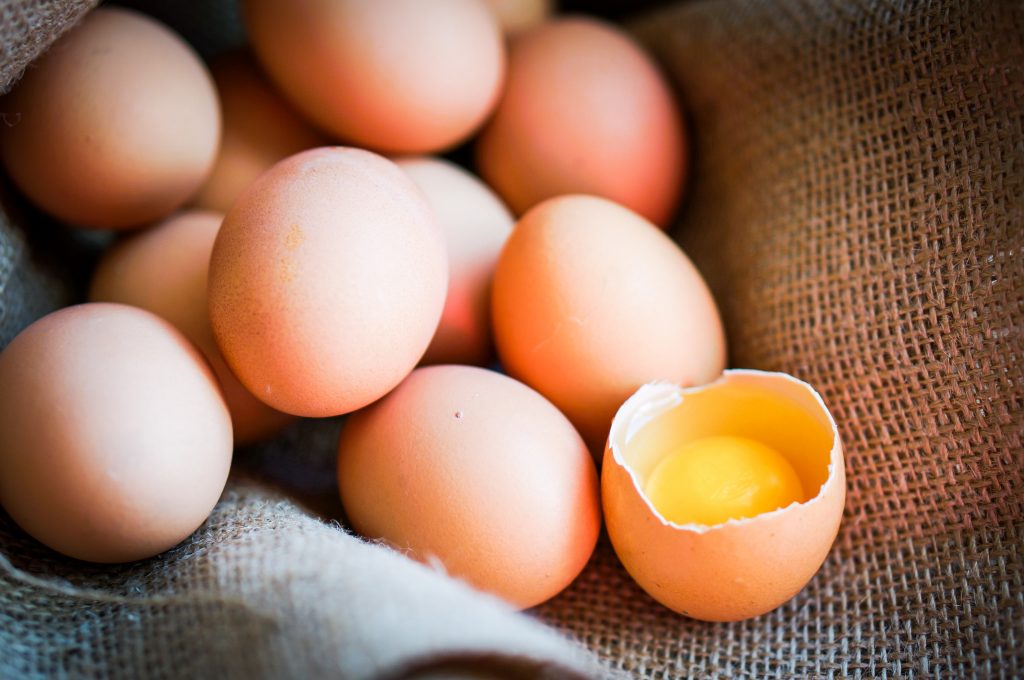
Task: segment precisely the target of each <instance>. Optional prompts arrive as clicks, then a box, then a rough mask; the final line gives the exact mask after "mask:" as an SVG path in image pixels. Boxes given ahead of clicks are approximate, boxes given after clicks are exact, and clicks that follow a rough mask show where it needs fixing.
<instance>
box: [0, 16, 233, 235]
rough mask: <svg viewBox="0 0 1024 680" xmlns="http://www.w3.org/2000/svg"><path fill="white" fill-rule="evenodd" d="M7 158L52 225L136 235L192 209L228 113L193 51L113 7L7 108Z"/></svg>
mask: <svg viewBox="0 0 1024 680" xmlns="http://www.w3.org/2000/svg"><path fill="white" fill-rule="evenodd" d="M0 111H2V112H3V114H4V120H5V122H6V124H5V125H0V135H2V136H0V156H2V159H3V164H4V166H5V168H6V169H7V172H8V174H9V175H10V177H11V179H12V180H14V183H15V184H16V185H17V186H18V188H20V189H21V190H22V191H23V192H24V193H25V194H26V195H27V196H28V197H29V199H31V200H32V202H33V203H35V204H36V205H38V206H39V207H40V208H42V209H43V210H45V211H46V212H48V213H50V214H51V215H53V216H55V217H57V218H59V219H61V220H64V221H65V222H69V223H71V224H74V225H78V226H84V227H97V228H110V229H125V228H130V227H138V226H141V225H144V224H148V223H151V222H153V221H155V220H157V219H160V218H162V217H165V216H167V215H169V214H170V213H172V212H173V211H174V210H175V209H177V208H178V207H179V206H181V205H182V204H183V203H185V201H187V200H188V199H189V198H190V197H191V196H192V194H194V193H195V192H196V190H197V189H198V188H199V186H200V185H201V184H202V182H203V180H204V179H205V178H206V175H207V174H208V173H209V171H210V168H211V167H212V165H213V161H214V157H215V155H216V153H217V145H218V142H219V139H220V123H221V121H220V106H219V104H218V102H217V93H216V91H215V90H214V86H213V82H212V80H211V79H210V74H209V72H208V71H207V70H206V67H205V66H204V65H203V62H202V61H201V60H200V59H199V57H198V55H197V54H196V53H195V52H194V51H193V50H192V48H191V47H190V46H189V45H188V43H186V42H185V41H184V40H182V38H181V37H179V36H178V35H177V34H175V33H173V32H172V31H171V30H170V29H168V28H167V27H166V26H164V25H163V24H161V23H159V22H157V21H155V20H153V19H151V18H149V17H147V16H145V15H142V14H139V13H137V12H135V11H132V10H128V9H123V8H117V7H102V8H100V9H97V10H94V11H92V12H90V13H89V14H88V15H87V16H86V17H85V19H83V20H82V23H81V24H79V25H78V26H76V27H74V28H73V29H71V30H70V31H68V33H66V34H65V35H64V36H62V37H61V38H60V39H59V40H58V41H57V42H56V43H55V44H54V45H53V47H51V48H50V49H49V51H47V52H46V54H44V55H43V56H42V57H41V58H40V59H39V60H38V61H36V62H35V63H34V64H33V65H32V66H30V67H29V68H28V70H27V71H26V73H25V76H24V78H22V80H21V81H20V82H19V83H18V85H17V86H16V87H15V89H14V91H13V92H12V93H11V94H10V95H9V96H8V97H5V98H4V99H3V101H2V103H0Z"/></svg>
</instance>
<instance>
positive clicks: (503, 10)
mask: <svg viewBox="0 0 1024 680" xmlns="http://www.w3.org/2000/svg"><path fill="white" fill-rule="evenodd" d="M487 4H489V5H490V6H491V9H492V10H494V12H495V14H497V15H498V21H500V22H501V27H502V29H503V30H504V31H505V33H506V34H508V35H513V34H516V33H520V32H522V31H525V30H526V29H528V28H533V27H534V26H536V25H537V24H539V23H541V22H542V21H544V20H545V19H547V18H548V16H550V15H551V12H552V10H553V9H554V7H553V5H554V4H555V3H554V0H487Z"/></svg>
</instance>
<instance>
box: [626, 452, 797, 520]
mask: <svg viewBox="0 0 1024 680" xmlns="http://www.w3.org/2000/svg"><path fill="white" fill-rule="evenodd" d="M644 491H645V493H646V494H647V498H648V499H649V500H650V502H651V504H652V505H653V506H654V507H655V508H656V509H657V510H658V512H659V513H661V515H662V517H664V518H665V519H667V520H669V521H670V522H675V523H676V524H705V525H712V524H721V523H722V522H725V521H726V520H728V519H742V518H744V517H754V516H755V515H759V514H761V513H763V512H771V511H772V510H776V509H778V508H782V507H785V506H787V505H789V504H790V503H792V502H794V501H802V500H803V497H804V492H803V488H802V487H801V485H800V479H799V478H798V477H797V476H796V471H795V470H793V466H792V465H790V463H789V461H787V460H786V459H785V458H784V457H783V456H782V454H780V453H779V452H778V451H776V450H775V449H773V448H771V447H768V446H765V445H764V444H762V443H761V442H757V441H754V440H753V439H747V438H746V437H733V436H716V437H705V438H703V439H698V440H696V441H693V442H689V443H688V444H686V445H684V446H683V447H681V448H680V449H678V450H676V451H674V452H673V453H671V454H670V455H668V456H666V457H665V458H664V459H663V460H662V461H661V462H660V463H658V465H657V466H655V468H654V470H653V471H652V472H651V474H650V476H649V477H648V479H647V484H646V486H645V489H644Z"/></svg>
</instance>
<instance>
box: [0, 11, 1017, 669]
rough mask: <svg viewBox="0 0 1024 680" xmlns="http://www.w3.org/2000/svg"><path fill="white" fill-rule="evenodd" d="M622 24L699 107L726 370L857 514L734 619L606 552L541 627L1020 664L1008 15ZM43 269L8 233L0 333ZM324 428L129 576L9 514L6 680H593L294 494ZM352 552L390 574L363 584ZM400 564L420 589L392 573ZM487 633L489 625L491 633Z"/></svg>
mask: <svg viewBox="0 0 1024 680" xmlns="http://www.w3.org/2000/svg"><path fill="white" fill-rule="evenodd" d="M73 4H74V3H70V2H57V3H42V2H26V1H25V0H19V2H17V3H15V4H14V5H11V3H8V5H7V6H5V8H4V9H3V10H0V36H2V37H3V40H4V59H5V63H4V69H5V70H4V71H3V72H2V73H3V75H4V78H7V77H8V76H7V74H9V73H16V72H17V71H18V70H19V69H20V67H21V66H22V65H23V64H24V62H14V61H8V60H11V59H12V57H11V55H12V54H22V55H24V54H31V53H32V52H33V50H34V49H36V48H37V46H39V45H43V44H45V43H46V42H47V41H48V40H49V39H50V38H51V37H52V36H53V35H54V34H55V33H56V32H57V30H58V29H57V28H56V26H57V25H56V24H47V23H45V22H43V23H39V22H36V23H34V24H25V23H24V22H22V23H17V22H15V23H16V25H18V26H25V25H32V26H33V27H34V28H33V30H32V31H29V33H31V34H32V36H30V37H28V38H25V37H24V36H25V35H27V34H26V33H25V32H24V31H22V32H21V33H17V32H13V33H12V32H8V29H7V28H6V27H7V26H8V25H9V24H10V18H9V17H10V16H11V12H12V11H15V12H16V11H17V9H18V7H19V6H36V5H38V6H39V7H36V8H35V10H34V11H37V12H44V9H41V8H44V7H45V8H47V9H45V12H50V16H53V17H65V18H66V17H68V16H71V13H70V12H69V13H64V12H65V9H60V8H69V7H71V6H72V5H73ZM57 6H59V8H57ZM11 7H14V10H11ZM30 9H31V8H30ZM4 12H6V14H5V13H4ZM37 16H38V15H37ZM635 29H636V31H637V32H638V34H639V35H641V36H642V37H643V39H644V40H645V41H646V42H647V43H648V44H649V45H650V46H651V47H652V48H653V49H654V51H655V52H656V53H657V54H658V55H659V57H660V58H662V59H663V60H664V62H665V64H666V66H667V68H668V70H669V72H670V74H671V76H672V78H673V80H674V81H675V82H676V83H677V84H678V85H679V87H680V90H681V91H682V93H683V96H684V98H685V100H686V103H687V105H688V110H689V114H690V117H691V123H692V129H693V130H694V171H693V173H692V177H693V181H692V186H691V187H690V192H689V195H690V198H689V200H688V202H687V205H686V207H685V209H684V213H683V218H682V222H681V225H680V227H679V229H678V235H679V238H680V241H681V243H682V244H683V246H684V247H685V248H686V249H687V251H688V252H689V253H690V254H691V255H692V256H693V257H694V259H695V261H696V262H697V264H698V265H699V266H700V267H701V269H702V271H704V272H705V274H706V276H707V277H708V279H709V281H710V283H711V285H712V287H713V288H714V291H715V293H716V295H717V297H718V300H719V303H720V305H721V307H722V311H723V313H724V315H725V319H726V324H727V327H728V332H729V340H730V343H731V354H732V363H733V364H734V365H739V366H752V367H758V368H765V369H777V370H785V371H789V372H791V373H794V374H796V375H798V376H800V377H802V378H804V379H806V380H808V381H810V382H812V383H813V384H815V385H816V386H817V387H818V388H819V389H820V390H821V391H822V393H823V394H824V396H825V399H826V401H827V402H828V403H829V405H830V406H831V408H832V410H833V412H834V414H835V416H836V419H837V421H838V422H839V424H840V429H841V430H842V435H843V438H844V442H845V444H846V447H847V456H848V457H847V466H848V470H847V471H848V478H849V498H848V502H847V513H846V517H845V518H844V523H843V527H842V529H841V533H840V536H839V539H838V541H837V544H836V547H835V549H834V550H833V551H832V553H831V554H830V556H829V558H828V560H827V561H826V563H825V565H824V567H823V568H822V571H821V572H820V573H819V574H818V575H817V576H816V577H815V578H814V580H813V581H812V582H811V584H810V585H809V586H808V587H807V588H806V589H805V590H804V591H803V592H802V593H800V594H799V595H798V596H797V597H796V598H794V599H793V600H792V601H791V602H790V603H788V604H786V605H784V606H783V607H781V608H780V609H779V610H777V611H775V612H773V613H771V614H769V615H766V616H763V617H760V618H758V619H754V620H752V621H747V622H742V623H735V624H706V623H699V622H695V621H691V620H688V619H685V618H682V617H678V616H676V615H674V614H671V613H670V612H668V611H667V610H665V609H664V608H661V607H660V606H659V605H657V604H656V603H654V602H653V601H651V600H650V599H649V598H648V597H646V596H645V595H644V594H643V593H642V592H641V591H640V590H639V589H638V588H637V587H636V586H635V585H633V584H632V583H631V581H630V580H629V578H628V576H627V575H626V574H625V572H624V571H623V570H622V569H621V567H620V566H619V565H618V564H617V562H616V560H615V558H614V555H613V553H612V552H611V550H610V548H609V547H608V545H607V543H605V542H602V544H601V545H600V546H599V548H598V551H597V553H596V554H595V557H594V559H593V561H592V563H591V564H590V565H589V566H588V568H587V569H586V571H585V572H584V573H583V575H582V576H581V577H580V579H579V580H578V581H577V582H576V584H574V585H573V586H572V587H571V588H570V589H569V590H568V591H567V592H566V593H563V594H562V595H560V596H559V597H557V598H555V599H554V600H552V601H551V602H550V603H548V604H546V605H544V606H542V607H540V608H538V610H537V611H536V612H535V613H534V615H535V616H539V617H540V618H541V619H543V620H545V621H547V622H549V623H551V624H553V625H554V626H555V627H557V628H559V629H561V630H562V631H564V632H566V633H568V634H569V635H571V636H573V637H575V638H576V639H578V640H580V641H581V642H582V643H583V644H584V645H586V646H587V647H589V648H590V649H591V650H593V651H594V652H596V654H597V655H598V656H599V657H600V659H601V660H602V662H603V663H604V670H603V671H600V674H605V673H608V674H610V673H612V672H614V671H615V670H622V671H626V672H628V673H630V674H632V675H635V676H638V677H649V678H671V677H681V676H694V677H720V676H729V677H734V676H735V677H752V678H754V677H765V676H770V677H788V676H791V675H808V676H830V677H848V676H852V677H873V676H885V677H949V676H972V675H973V676H980V677H993V676H994V677H1000V676H1001V677H1014V676H1020V675H1021V674H1024V651H1022V645H1024V555H1022V553H1024V545H1022V538H1024V522H1022V515H1024V483H1022V482H1024V471H1022V470H1024V460H1022V455H1024V454H1022V452H1024V441H1022V440H1024V417H1022V415H1021V410H1022V406H1024V404H1022V402H1024V369H1022V362H1024V257H1022V255H1024V253H1022V250H1024V5H1022V4H1021V3H1019V2H1009V1H1007V2H952V1H950V2H937V1H932V2H925V1H921V2H909V1H898V0H897V1H889V2H882V1H881V0H879V1H875V2H871V1H864V2H857V3H848V2H844V1H842V0H824V1H822V2H818V3H809V2H802V1H800V0H780V1H777V2H752V1H741V0H716V1H707V2H691V3H686V4H681V5H679V6H677V7H674V8H670V9H668V10H664V11H662V12H661V13H659V14H656V15H653V16H652V17H650V18H648V19H645V20H643V21H641V22H640V23H639V24H637V25H636V26H635ZM15 34H17V35H21V36H22V38H19V40H21V42H20V43H19V45H20V46H17V45H16V46H15V47H14V48H12V49H9V48H8V45H9V44H11V45H13V44H14V43H13V42H10V40H13V38H8V36H9V35H10V36H15ZM40 36H41V37H40ZM9 64H10V66H9ZM5 82H6V81H2V82H0V87H3V86H4V83H5ZM5 210H7V211H8V214H10V205H9V201H8V202H6V203H5ZM29 217H33V215H32V214H30V215H29ZM33 221H34V222H36V220H33ZM38 228H41V227H39V226H38V223H37V224H33V230H36V229H38ZM45 233H47V234H58V233H60V232H54V231H47V232H45ZM37 240H38V239H37ZM36 245H37V246H38V245H40V244H36ZM47 249H49V248H47ZM58 250H59V251H61V252H63V251H64V250H66V249H63V248H61V249H58ZM39 257H40V248H39V247H36V248H34V249H33V254H32V255H29V254H28V251H27V246H26V243H25V236H24V235H23V233H22V232H20V231H18V230H16V229H13V228H12V227H11V226H10V225H9V223H8V220H6V219H4V220H0V339H2V341H4V342H6V341H7V340H8V339H9V338H10V337H11V336H12V335H13V333H14V332H15V331H16V330H17V329H18V328H20V327H21V326H23V325H24V324H25V323H26V322H27V321H28V320H29V319H31V318H33V317H35V316H38V315H39V314H40V313H42V312H43V311H45V310H46V309H47V308H49V307H51V306H53V305H56V304H60V303H61V302H63V301H65V300H66V299H68V296H69V295H72V294H73V292H72V291H73V280H72V283H66V282H67V281H68V279H67V277H66V276H64V274H63V273H64V272H66V271H69V270H68V269H67V266H66V265H67V261H68V260H67V258H64V259H62V260H59V261H58V262H57V263H56V264H51V263H47V262H46V261H42V260H40V259H39ZM71 260H72V261H74V257H72V258H71ZM81 270H82V268H81V267H79V269H78V270H77V271H81ZM0 389H2V386H0ZM333 427H335V425H334V424H332V423H327V424H322V425H318V426H310V425H306V426H300V427H299V428H298V429H297V430H295V431H292V432H290V433H289V434H288V435H286V437H285V438H284V439H283V441H281V442H277V443H275V444H273V445H270V446H268V447H264V448H263V449H261V450H252V451H248V452H242V453H241V454H239V461H240V465H241V467H242V468H244V469H245V470H247V471H248V472H244V471H243V472H240V473H239V474H238V475H236V478H235V479H234V480H233V481H232V484H231V487H230V489H229V491H228V492H227V494H226V495H225V498H224V500H223V501H222V503H221V505H220V506H219V508H218V510H217V512H216V514H215V516H214V517H213V518H211V521H210V522H209V523H208V524H207V525H206V526H205V527H204V528H203V529H202V530H200V532H198V533H197V535H196V536H195V537H194V538H193V539H191V540H190V541H189V542H188V543H186V544H185V545H183V546H182V547H180V548H178V549H177V550H175V551H172V553H170V554H169V555H167V556H164V557H162V558H160V559H156V560H151V561H148V562H145V563H142V564H141V565H134V566H130V567H123V568H117V569H110V568H97V567H89V566H86V565H81V564H78V563H70V562H68V561H65V560H61V559H59V558H57V557H55V556H53V555H52V554H51V553H49V552H47V551H45V550H44V549H42V548H39V547H38V546H37V545H36V544H34V543H33V542H32V541H31V540H29V539H27V538H25V537H24V536H23V535H22V534H20V532H18V531H17V529H16V528H15V527H13V526H11V524H10V522H9V521H7V520H5V521H4V522H3V523H0V554H2V555H3V556H4V557H3V558H2V559H0V674H5V675H10V676H21V675H32V674H35V675H44V674H47V673H53V674H61V673H64V674H71V675H76V674H82V673H86V672H90V673H93V674H96V675H110V676H118V675H123V676H128V675H138V674H141V673H145V672H149V673H150V674H155V675H179V674H181V675H183V674H197V675H215V674H216V675H229V676H241V675H246V674H257V675H259V674H264V675H275V674H276V675H299V674H310V675H331V674H333V675H346V676H351V677H367V676H371V675H373V674H375V673H380V672H387V673H401V672H402V670H401V668H400V666H396V665H394V662H395V660H396V659H400V660H401V662H402V663H406V664H408V663H417V662H420V663H426V664H429V663H431V662H432V661H434V662H436V663H438V664H444V663H447V662H448V661H451V662H452V663H453V664H455V665H458V666H460V667H462V668H467V667H471V665H472V664H475V663H477V662H481V661H482V662H484V663H488V664H489V665H488V666H484V668H486V669H487V672H489V673H494V674H495V675H497V674H498V673H500V672H505V676H504V677H534V676H535V675H537V674H538V673H539V672H540V669H546V671H547V672H548V673H549V675H551V676H553V677H561V676H563V675H564V674H565V673H568V672H569V670H568V669H569V668H574V669H576V670H577V671H578V672H581V673H585V674H588V673H589V674H598V672H597V671H594V670H592V669H588V668H587V667H586V663H587V660H586V659H585V658H581V657H578V656H575V654H574V652H573V650H572V649H571V648H569V647H566V646H565V645H564V643H562V642H561V641H559V640H557V639H554V638H551V637H549V636H547V635H545V634H544V632H543V631H539V630H537V628H536V627H534V626H533V625H531V624H532V623H533V622H531V621H529V620H527V617H521V616H517V615H513V614H511V613H509V612H508V611H506V610H502V609H501V607H500V606H499V605H497V604H496V603H494V602H492V601H490V600H488V599H486V598H482V597H480V596H474V595H472V594H470V593H468V592H466V591H465V590H464V589H461V588H459V587H458V586H456V585H452V584H450V583H447V582H446V581H444V580H443V579H440V578H434V577H435V576H436V575H435V574H433V573H431V572H429V570H426V569H422V568H419V567H416V566H414V565H410V564H408V563H407V562H405V561H403V560H397V559H395V556H393V555H389V554H387V553H385V552H384V551H382V550H381V549H379V548H377V547H375V546H369V545H366V544H362V543H358V542H357V541H355V539H352V538H351V537H348V536H346V535H345V534H344V533H342V532H341V531H340V530H339V529H337V528H334V527H332V526H330V525H328V524H324V523H320V522H318V521H317V520H315V519H313V518H312V517H310V516H309V515H308V514H307V510H305V509H303V507H302V506H299V505H297V504H296V503H294V502H291V501H288V500H286V498H288V497H301V498H304V499H307V501H310V500H311V501H312V502H313V503H314V505H315V507H316V508H318V509H319V511H320V512H322V513H325V514H326V516H328V517H337V516H338V514H337V513H338V510H337V505H336V501H335V500H333V489H332V488H330V481H329V472H327V473H326V476H325V467H326V468H327V469H329V465H330V462H329V452H330V448H331V447H330V440H331V438H332V436H333V429H332V428H333ZM325 451H326V452H327V453H324V452H325ZM325 459H326V460H325ZM250 477H256V478H259V479H262V480H267V479H271V480H276V482H277V484H278V485H279V486H283V487H285V489H286V491H281V490H279V489H271V488H270V487H267V486H266V485H265V483H257V482H254V481H249V479H250ZM325 479H327V480H328V481H324V480H325ZM261 484H263V485H261ZM286 492H287V494H286ZM385 562H386V566H387V568H384V565H385ZM367 565H371V566H372V565H376V566H380V567H381V568H380V570H379V571H380V572H382V573H381V578H380V579H379V580H377V581H373V580H372V579H371V580H363V579H361V578H360V575H361V574H365V573H367V572H366V571H364V570H363V567H365V566H367ZM413 572H415V576H416V578H420V577H422V578H428V577H429V583H428V585H427V589H425V590H424V589H421V590H416V589H409V588H403V586H402V583H401V581H402V579H403V578H405V577H407V576H408V577H409V578H412V577H413ZM395 574H399V578H394V575H395ZM388 577H391V579H390V581H388V585H387V589H384V588H383V587H382V585H381V582H382V581H387V580H388ZM421 582H422V581H417V583H421ZM439 593H440V594H439ZM438 602H445V603H446V604H445V606H447V607H449V608H452V607H458V615H453V614H452V612H451V611H445V610H444V606H437V603H438ZM378 617H380V618H378ZM360 622H363V623H360ZM460 622H463V624H464V625H462V626H459V625H458V624H459V623H460ZM465 622H469V623H468V624H466V623H465ZM488 622H492V623H493V626H494V628H492V629H491V630H492V631H502V632H499V633H497V634H496V635H490V636H489V635H488V634H486V633H484V634H481V633H480V631H481V630H484V629H486V628H487V626H488V625H489V623H488ZM447 625H451V626H455V628H454V632H453V633H452V634H451V635H450V636H448V637H446V638H444V637H443V633H440V632H439V631H440V630H441V629H443V628H444V626H447ZM364 628H368V629H369V631H368V632H367V630H364ZM507 630H512V631H518V633H519V635H518V636H513V635H508V636H507V637H505V635H506V634H505V632H504V631H507ZM382 631H390V632H391V633H392V635H393V639H392V640H390V641H389V640H388V636H387V635H386V634H382ZM437 636H441V637H442V638H443V639H440V640H439V639H438V637H437ZM496 637H497V638H500V639H495V638H496ZM460 640H462V641H465V648H463V649H460V648H459V641H460ZM388 645H391V646H393V647H401V648H402V649H401V650H400V651H399V654H398V655H395V656H389V655H388V652H387V650H386V649H384V648H385V647H387V646H388ZM407 650H418V651H411V652H410V651H407ZM474 650H475V651H477V652H479V654H476V655H474V654H473V653H465V652H467V651H468V652H473V651H474ZM388 659H390V660H391V665H389V664H388V661H387V660H388ZM414 659H415V660H417V661H413V660H414ZM453 668H454V666H451V665H449V666H438V667H437V668H436V669H435V670H437V671H438V673H437V674H438V675H439V676H442V677H445V676H447V677H451V676H453V675H454V673H455V671H454V670H453ZM499 677H501V676H499Z"/></svg>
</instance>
